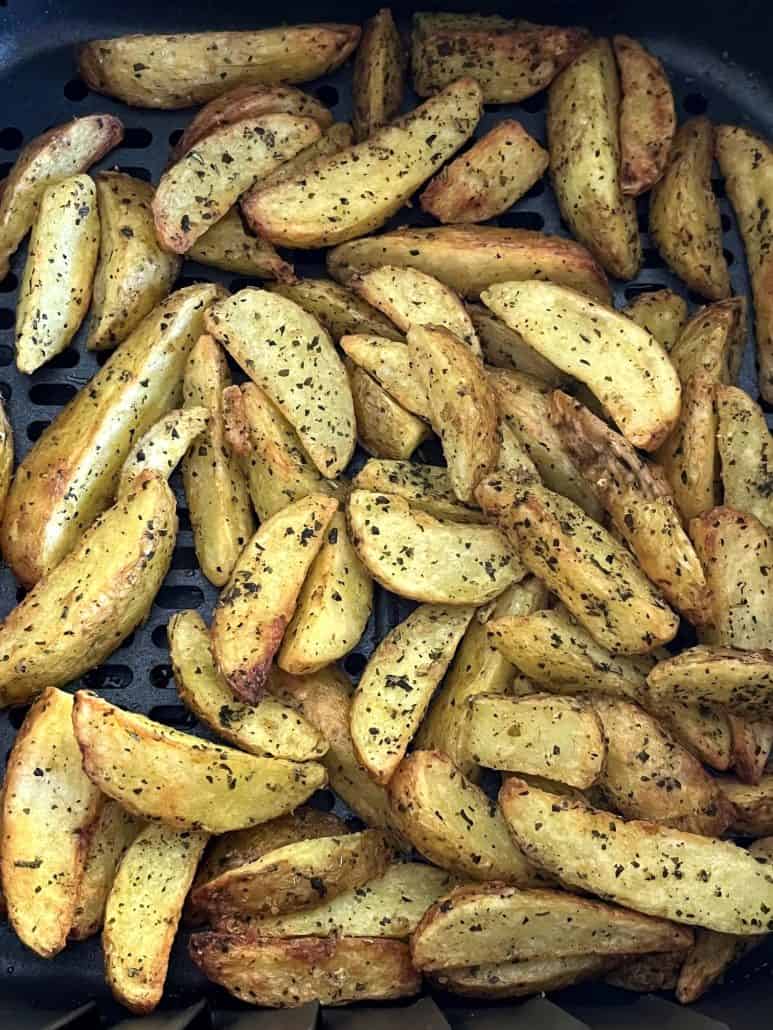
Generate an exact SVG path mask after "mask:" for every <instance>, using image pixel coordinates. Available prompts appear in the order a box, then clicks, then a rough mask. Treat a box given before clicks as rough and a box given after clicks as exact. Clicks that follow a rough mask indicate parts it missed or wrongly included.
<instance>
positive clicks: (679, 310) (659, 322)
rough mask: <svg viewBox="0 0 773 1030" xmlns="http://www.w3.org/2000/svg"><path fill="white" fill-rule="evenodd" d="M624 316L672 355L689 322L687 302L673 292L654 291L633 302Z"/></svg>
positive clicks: (625, 310)
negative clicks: (651, 336) (650, 335)
mask: <svg viewBox="0 0 773 1030" xmlns="http://www.w3.org/2000/svg"><path fill="white" fill-rule="evenodd" d="M623 314H624V315H627V316H628V318H630V319H632V320H633V321H634V322H635V323H636V324H637V325H640V326H641V327H642V329H646V330H647V332H648V333H651V334H652V335H653V336H654V337H655V339H656V340H657V341H658V342H659V343H661V344H662V345H663V346H664V347H665V349H666V350H667V351H668V352H669V354H670V353H671V350H672V349H673V347H674V344H675V343H676V341H677V340H678V339H679V335H680V333H681V331H682V328H683V326H684V324H685V322H686V321H687V301H685V300H684V298H683V297H680V296H679V294H678V293H674V292H673V290H654V291H652V292H647V293H642V294H640V295H639V296H638V297H636V298H635V300H632V301H631V303H630V304H628V305H626V307H624V308H623Z"/></svg>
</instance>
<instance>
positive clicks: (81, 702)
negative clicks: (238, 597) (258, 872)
mask: <svg viewBox="0 0 773 1030" xmlns="http://www.w3.org/2000/svg"><path fill="white" fill-rule="evenodd" d="M73 724H74V726H75V735H76V737H77V738H78V744H79V745H80V749H81V753H82V755H83V768H84V769H85V771H86V775H87V776H88V777H89V779H90V780H91V781H92V783H95V784H96V785H97V786H98V787H99V788H100V790H102V791H103V793H105V794H107V795H108V796H109V797H111V798H113V799H114V800H116V801H118V802H120V804H121V805H123V807H124V808H126V809H127V810H128V811H129V812H133V813H134V814H135V815H139V816H141V817H142V818H145V819H159V820H161V822H165V823H166V824H167V825H168V826H172V827H175V828H177V829H188V830H191V829H193V830H198V829H203V830H207V831H208V832H210V833H225V832H226V831H228V830H239V829H242V828H243V827H246V826H254V825H255V824H256V823H262V822H265V821H266V820H268V819H274V818H276V817H277V816H280V815H284V814H285V813H286V812H292V811H293V809H294V808H296V807H297V806H298V805H300V804H302V803H303V802H304V801H306V799H307V798H309V797H310V796H311V795H312V794H313V793H314V791H315V790H316V789H317V788H318V787H322V786H324V784H325V780H326V777H325V770H324V769H323V768H322V766H321V765H318V764H317V763H316V762H289V761H287V760H285V759H281V758H257V757H255V756H254V755H247V754H244V753H243V752H241V751H235V750H233V748H228V747H224V746H223V745H220V744H209V743H208V742H207V741H203V740H201V738H199V737H192V736H191V735H190V734H188V733H180V732H179V731H178V730H172V729H169V728H168V727H166V726H163V725H161V724H160V723H155V722H153V721H152V720H150V719H146V718H145V716H143V715H136V714H135V713H133V712H124V711H122V710H121V709H120V708H116V707H115V706H114V705H111V704H108V702H107V701H103V700H102V699H101V698H98V697H97V696H96V695H94V694H89V693H87V692H85V691H83V690H79V691H78V693H77V694H76V696H75V710H74V712H73Z"/></svg>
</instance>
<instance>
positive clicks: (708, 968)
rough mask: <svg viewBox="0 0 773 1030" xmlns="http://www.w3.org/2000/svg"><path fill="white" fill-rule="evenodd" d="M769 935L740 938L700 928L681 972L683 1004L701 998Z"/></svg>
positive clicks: (678, 989)
mask: <svg viewBox="0 0 773 1030" xmlns="http://www.w3.org/2000/svg"><path fill="white" fill-rule="evenodd" d="M766 936H767V934H760V935H759V937H757V936H754V937H740V936H738V935H736V934H732V933H717V932H716V931H715V930H702V929H698V930H696V931H695V944H694V945H693V947H692V948H690V950H689V951H688V952H687V958H686V959H685V961H684V964H683V965H682V967H681V970H680V972H679V979H678V982H677V984H676V1000H677V1001H680V1002H681V1003H682V1004H683V1005H689V1004H690V1003H691V1002H694V1001H697V1000H698V998H701V997H702V996H703V995H704V994H705V993H706V991H707V990H708V989H709V988H710V987H711V986H712V985H713V984H715V983H716V982H717V981H718V980H719V979H720V978H721V977H722V975H723V973H724V972H725V971H726V970H727V969H728V967H729V966H731V965H733V963H734V962H737V961H738V959H740V958H742V957H743V956H744V955H746V954H748V952H749V951H751V949H752V948H755V947H756V946H757V945H758V944H761V943H762V941H764V940H765V938H766Z"/></svg>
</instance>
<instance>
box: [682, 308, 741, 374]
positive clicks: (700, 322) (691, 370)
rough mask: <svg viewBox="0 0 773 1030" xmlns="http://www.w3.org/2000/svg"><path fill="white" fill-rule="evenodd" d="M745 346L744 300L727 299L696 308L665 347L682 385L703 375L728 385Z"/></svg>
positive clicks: (739, 363) (737, 366)
mask: <svg viewBox="0 0 773 1030" xmlns="http://www.w3.org/2000/svg"><path fill="white" fill-rule="evenodd" d="M745 346H746V299H745V298H744V297H730V298H728V299H727V300H720V301H717V302H716V303H714V304H707V305H706V306H705V307H703V308H700V309H699V310H698V311H697V312H696V313H695V314H694V315H693V317H692V318H691V319H690V320H689V322H687V324H686V325H685V326H684V327H683V329H682V331H681V332H680V333H679V336H678V339H677V341H676V343H675V344H674V346H673V347H670V348H669V356H670V358H671V362H672V364H673V366H674V368H675V369H676V371H677V374H678V375H679V378H680V379H681V381H682V382H683V383H686V382H687V380H688V379H689V378H690V376H692V375H694V374H695V373H696V372H703V373H704V374H706V375H708V376H709V377H710V378H711V379H713V380H714V382H716V383H725V384H732V383H734V382H735V381H736V379H737V378H738V371H739V368H740V366H741V358H742V357H743V351H744V347H745Z"/></svg>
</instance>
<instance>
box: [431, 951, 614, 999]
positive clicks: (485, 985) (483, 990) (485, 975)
mask: <svg viewBox="0 0 773 1030" xmlns="http://www.w3.org/2000/svg"><path fill="white" fill-rule="evenodd" d="M618 961H619V959H618V958H617V957H616V956H613V957H611V958H610V957H609V956H608V955H571V956H565V957H564V958H533V959H527V960H526V961H524V962H497V963H483V964H482V965H479V966H465V967H463V968H461V969H443V970H439V971H438V972H437V973H435V974H433V975H432V977H431V979H432V981H433V983H436V984H437V985H438V987H441V988H442V989H443V990H444V991H450V992H451V993H452V994H461V995H462V996H463V997H467V998H521V997H523V996H524V995H529V994H542V993H543V992H545V991H560V990H563V988H564V987H571V986H572V985H573V984H577V983H582V982H583V981H584V980H591V979H595V978H596V977H598V976H600V975H601V974H602V973H604V972H606V970H608V969H609V968H610V966H612V965H614V964H615V963H616V962H618Z"/></svg>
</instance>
